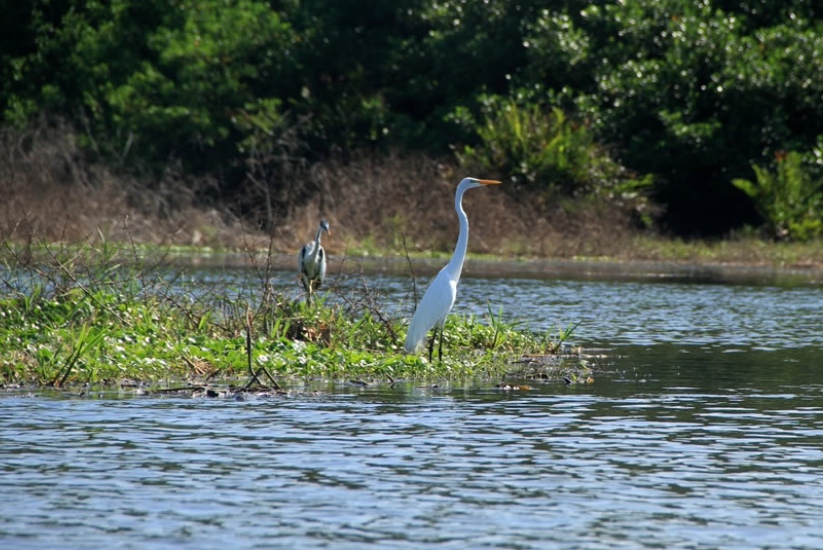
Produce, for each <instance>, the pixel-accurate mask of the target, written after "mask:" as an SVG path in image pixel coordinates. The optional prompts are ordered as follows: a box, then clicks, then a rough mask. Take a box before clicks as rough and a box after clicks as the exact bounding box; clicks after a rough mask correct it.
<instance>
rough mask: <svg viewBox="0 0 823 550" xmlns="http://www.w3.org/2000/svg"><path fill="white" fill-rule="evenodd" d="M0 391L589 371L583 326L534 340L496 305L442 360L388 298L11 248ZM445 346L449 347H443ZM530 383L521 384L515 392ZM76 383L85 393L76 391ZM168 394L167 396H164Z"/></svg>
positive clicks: (0, 306)
mask: <svg viewBox="0 0 823 550" xmlns="http://www.w3.org/2000/svg"><path fill="white" fill-rule="evenodd" d="M0 260H2V264H0V285H2V287H3V288H4V296H3V298H2V299H0V386H2V387H3V388H6V389H10V388H28V387H39V388H43V387H52V388H70V389H71V391H73V392H75V393H77V392H78V391H85V390H83V388H104V389H109V390H116V391H120V392H126V393H130V394H133V395H141V394H142V395H147V394H157V393H160V394H164V395H180V394H183V395H190V396H193V397H232V398H238V399H240V398H243V397H244V396H247V395H250V394H254V395H257V396H272V397H273V396H282V395H288V394H289V392H290V391H294V390H291V389H286V388H294V387H300V386H305V385H306V384H307V383H308V382H310V381H317V380H332V381H347V383H349V384H352V385H353V387H366V386H370V385H374V384H394V383H397V382H399V381H409V380H425V381H438V380H469V379H471V380H484V381H486V382H485V383H487V384H489V385H493V384H495V383H501V384H504V385H505V384H506V382H500V381H501V380H507V379H509V378H529V379H531V380H534V381H549V380H551V381H557V382H559V381H560V380H561V379H562V377H563V376H567V377H570V378H571V379H572V380H579V379H583V378H585V377H587V376H590V374H591V367H590V365H589V364H588V362H587V361H586V359H585V358H584V356H583V355H582V353H581V352H580V350H575V349H574V348H571V347H570V346H568V344H567V343H566V342H567V340H568V339H569V337H570V336H571V335H572V333H573V331H574V328H575V326H569V327H567V328H566V329H563V330H558V331H557V333H554V334H552V333H535V332H532V331H531V330H530V329H529V328H528V327H526V326H525V325H524V324H523V323H522V322H519V321H507V320H504V318H503V313H502V311H498V312H497V313H495V312H493V311H492V310H491V308H489V311H488V313H487V314H486V315H484V316H482V317H481V318H476V317H474V316H463V317H461V316H458V315H452V316H450V317H449V319H448V322H447V324H446V330H445V335H444V355H443V360H442V361H434V362H430V361H428V360H427V358H426V357H425V354H423V355H420V356H418V355H407V354H405V353H404V352H403V338H404V336H405V332H406V326H405V323H406V320H405V318H403V317H402V316H399V315H397V314H389V313H387V311H388V308H387V306H386V304H385V303H384V300H383V297H382V296H381V295H380V294H379V292H376V291H374V290H373V289H370V288H368V285H366V284H365V283H364V284H363V286H362V287H360V288H358V287H354V288H352V287H351V286H348V287H346V289H343V288H342V287H341V286H339V285H334V284H332V285H330V286H329V289H328V290H327V291H326V292H325V294H323V295H318V296H317V297H316V299H315V300H314V302H313V303H312V304H308V303H306V301H305V300H304V299H302V297H301V296H299V295H297V296H295V295H290V294H289V292H292V293H293V292H294V289H288V290H286V289H276V288H272V286H271V285H270V284H269V283H268V281H269V280H270V275H271V269H272V268H271V265H270V264H269V263H266V264H264V265H260V266H259V268H258V274H259V279H260V284H259V286H258V287H257V288H256V289H255V288H253V289H245V290H238V289H237V288H233V287H231V286H230V285H226V286H222V287H221V286H220V285H219V284H217V285H215V284H211V285H208V286H203V285H200V286H197V285H194V286H185V285H183V284H182V281H181V278H182V275H181V274H180V272H179V270H174V269H169V267H168V265H165V264H164V263H163V262H162V261H153V262H152V263H147V262H145V261H141V259H140V257H139V256H138V255H137V254H136V253H133V252H130V251H129V250H128V249H123V248H117V249H115V248H112V247H108V246H106V244H105V243H104V244H103V245H101V246H98V247H93V246H86V247H82V248H78V247H71V248H69V247H51V246H49V245H41V247H40V253H39V254H33V253H32V251H31V250H29V249H26V250H23V251H21V250H19V249H16V248H12V247H10V246H6V247H5V248H4V250H3V251H2V257H0ZM445 350H447V351H445ZM515 387H518V388H519V387H521V386H520V385H518V384H514V385H511V387H510V389H513V388H515ZM77 388H80V390H78V389H77ZM158 388H160V389H158Z"/></svg>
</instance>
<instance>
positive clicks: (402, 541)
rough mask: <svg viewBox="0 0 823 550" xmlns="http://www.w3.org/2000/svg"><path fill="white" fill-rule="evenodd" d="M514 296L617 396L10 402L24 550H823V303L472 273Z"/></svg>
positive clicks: (0, 413)
mask: <svg viewBox="0 0 823 550" xmlns="http://www.w3.org/2000/svg"><path fill="white" fill-rule="evenodd" d="M282 276H283V284H293V280H292V281H290V282H289V279H288V275H287V274H283V275H282ZM195 279H197V277H195ZM279 280H280V279H276V280H275V281H274V282H275V284H280V283H279V282H278V281H279ZM369 282H370V284H372V285H373V286H375V287H378V288H380V289H382V291H383V292H384V293H385V294H386V295H387V297H388V299H389V300H391V301H393V302H394V303H396V304H397V305H396V307H397V308H398V311H399V312H401V313H402V312H403V311H404V310H405V308H406V305H405V303H406V301H407V295H408V292H407V288H406V286H407V285H406V283H407V281H404V280H402V279H397V278H394V277H391V276H380V277H374V278H371V279H369ZM351 284H361V283H360V282H356V281H355V282H352V283H351ZM240 286H242V285H240ZM489 302H491V303H490V304H489ZM501 303H502V304H503V305H504V312H505V314H506V315H509V316H512V317H517V318H522V319H524V320H527V321H528V322H529V323H530V324H531V325H532V326H536V327H540V328H544V329H546V330H554V329H556V327H558V326H565V325H566V324H568V323H572V322H578V321H581V322H582V324H581V325H580V327H579V328H578V329H577V331H576V332H575V343H578V344H581V345H583V346H584V347H589V348H591V349H595V348H597V349H599V350H600V353H601V355H602V356H603V357H602V358H601V359H597V360H596V366H597V371H596V373H595V382H594V383H593V384H579V385H571V386H565V385H564V384H562V383H557V382H555V381H548V382H544V383H537V384H535V383H534V382H529V383H530V384H532V385H533V387H534V389H533V390H531V391H501V390H497V389H495V388H493V387H491V386H492V384H489V386H488V387H482V386H469V387H463V386H461V385H459V384H455V385H451V386H449V385H446V386H443V387H430V386H429V387H427V386H424V385H416V384H413V383H410V384H406V385H401V386H398V387H393V388H390V387H385V386H384V387H365V388H361V387H355V386H350V385H346V384H343V383H341V384H338V385H336V386H332V387H330V388H329V390H328V391H323V392H318V393H307V392H297V393H294V394H292V395H290V396H288V397H280V398H258V399H250V400H247V401H232V400H227V399H182V398H177V397H174V398H172V397H169V398H153V397H152V398H121V396H118V395H116V394H114V395H103V396H102V397H100V398H95V399H88V398H76V397H74V398H72V397H69V396H66V395H55V396H50V395H33V396H11V397H6V398H4V399H0V457H2V470H0V472H2V473H0V494H2V495H3V498H2V499H0V545H2V546H3V547H6V548H84V549H85V548H110V547H112V546H115V547H118V548H225V547H227V546H229V547H235V548H363V547H379V548H420V547H436V548H707V549H708V548H741V549H743V548H747V549H748V548H817V547H820V545H821V544H823V499H821V498H820V495H821V494H823V491H822V490H823V376H821V374H823V351H821V349H823V348H821V344H823V334H821V333H823V331H821V327H823V322H821V321H823V317H822V315H823V290H821V288H819V287H816V286H802V285H801V286H794V287H778V286H753V285H703V284H685V283H674V282H661V283H650V282H630V281H626V282H607V281H573V280H567V281H546V280H533V279H508V280H499V279H466V280H464V281H463V283H462V287H461V293H460V296H459V299H458V304H457V306H456V311H457V312H458V313H476V314H478V315H482V314H483V313H485V312H486V309H487V308H488V307H489V305H491V307H492V309H493V310H496V309H497V306H498V305H499V304H501Z"/></svg>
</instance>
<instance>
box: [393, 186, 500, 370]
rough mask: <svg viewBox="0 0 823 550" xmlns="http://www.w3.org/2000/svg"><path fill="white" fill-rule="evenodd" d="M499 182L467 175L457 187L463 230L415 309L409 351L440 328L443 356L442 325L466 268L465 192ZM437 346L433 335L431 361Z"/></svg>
mask: <svg viewBox="0 0 823 550" xmlns="http://www.w3.org/2000/svg"><path fill="white" fill-rule="evenodd" d="M498 183H500V182H499V181H495V180H481V179H477V178H465V179H464V180H463V181H461V182H460V185H458V186H457V192H456V193H455V195H454V209H455V210H456V211H457V218H458V220H459V221H460V233H459V234H458V236H457V245H456V246H455V248H454V254H453V255H452V258H451V260H449V263H447V264H446V265H445V266H444V267H443V269H441V270H440V272H439V273H438V274H437V276H436V277H435V278H434V280H433V281H432V282H431V284H430V285H429V288H428V289H426V293H425V294H424V295H423V299H422V300H420V305H418V306H417V310H416V311H415V312H414V316H413V317H412V320H411V324H410V325H409V333H408V335H407V336H406V352H407V353H414V352H417V351H419V350H420V347H421V346H422V344H423V341H424V340H425V339H426V334H428V332H429V330H431V329H432V328H434V329H435V334H436V333H437V330H439V331H440V355H441V359H442V351H443V325H445V324H446V316H448V314H449V312H450V311H451V309H452V306H453V305H454V300H455V299H456V298H457V282H458V281H459V280H460V272H461V271H462V270H463V260H465V259H466V250H467V248H468V244H469V219H468V218H467V217H466V212H465V211H464V210H463V194H464V193H465V192H466V190H468V189H471V188H473V187H480V186H482V185H496V184H498ZM433 349H434V336H432V341H431V345H430V346H429V359H430V360H431V356H432V351H433Z"/></svg>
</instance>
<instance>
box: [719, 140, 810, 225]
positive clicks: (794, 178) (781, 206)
mask: <svg viewBox="0 0 823 550" xmlns="http://www.w3.org/2000/svg"><path fill="white" fill-rule="evenodd" d="M817 151H818V155H820V149H818V150H817ZM776 164H777V166H776V168H775V169H774V170H769V169H767V168H763V167H761V166H757V165H753V166H752V169H753V170H754V173H755V179H754V181H751V180H746V179H735V180H733V181H732V183H733V184H734V186H735V187H737V188H738V189H740V190H742V191H743V192H744V193H746V194H747V195H748V196H749V197H751V199H752V200H753V201H754V203H755V206H756V208H757V211H758V212H759V213H760V215H761V216H762V217H763V219H764V220H765V222H766V225H767V227H768V229H769V232H770V233H771V234H772V236H774V237H777V238H780V239H789V240H795V241H806V240H809V239H812V238H815V237H819V236H821V235H823V179H820V178H819V177H818V178H814V177H813V175H812V173H811V171H810V170H809V168H808V167H807V166H804V158H803V156H802V155H801V154H800V153H797V152H795V151H790V152H788V153H780V154H778V155H776Z"/></svg>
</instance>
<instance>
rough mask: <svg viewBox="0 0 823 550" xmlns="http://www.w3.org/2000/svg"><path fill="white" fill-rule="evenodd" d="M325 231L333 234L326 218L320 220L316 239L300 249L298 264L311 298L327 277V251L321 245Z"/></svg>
mask: <svg viewBox="0 0 823 550" xmlns="http://www.w3.org/2000/svg"><path fill="white" fill-rule="evenodd" d="M324 231H325V232H326V233H328V234H329V235H331V230H330V229H329V222H327V221H326V220H323V221H321V222H320V226H319V227H318V228H317V235H315V237H314V241H313V242H310V243H307V244H305V245H303V248H301V249H300V255H299V256H298V257H297V265H298V267H299V268H300V282H301V283H303V288H305V289H306V292H308V294H309V299H311V295H312V293H313V292H314V291H315V290H317V289H318V288H320V287H321V286H322V285H323V280H324V279H325V278H326V251H325V250H323V247H322V246H321V245H320V236H321V235H322V234H323V232H324Z"/></svg>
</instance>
